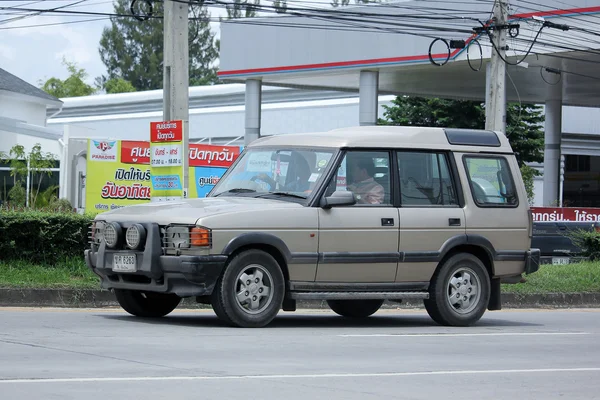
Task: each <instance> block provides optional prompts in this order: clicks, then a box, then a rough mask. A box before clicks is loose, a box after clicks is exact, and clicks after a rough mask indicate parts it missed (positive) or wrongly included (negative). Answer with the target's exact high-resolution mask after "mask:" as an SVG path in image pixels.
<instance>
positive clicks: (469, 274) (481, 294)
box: [424, 253, 491, 326]
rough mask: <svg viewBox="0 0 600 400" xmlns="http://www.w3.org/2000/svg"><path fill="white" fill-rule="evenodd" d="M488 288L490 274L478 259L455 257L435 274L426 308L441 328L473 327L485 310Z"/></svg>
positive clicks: (460, 254) (488, 297) (466, 255)
mask: <svg viewBox="0 0 600 400" xmlns="http://www.w3.org/2000/svg"><path fill="white" fill-rule="evenodd" d="M465 282H467V283H466V284H465ZM490 286H491V285H490V277H489V274H488V272H487V270H486V268H485V266H484V265H483V263H482V262H481V260H480V259H479V258H477V257H475V256H474V255H472V254H468V253H458V254H455V255H453V256H452V257H450V258H449V259H448V260H446V261H445V262H444V264H443V265H442V266H441V267H440V268H439V269H438V270H437V271H436V273H435V274H434V276H433V278H432V280H431V285H430V287H429V299H427V300H425V301H424V303H425V309H426V310H427V313H428V314H429V316H430V317H431V318H432V319H433V320H434V321H435V322H437V323H438V324H440V325H445V326H469V325H473V324H474V323H475V322H477V321H479V319H480V318H481V317H482V316H483V314H484V313H485V310H486V309H487V305H488V302H489V299H490V292H491V289H490ZM456 296H458V297H456ZM465 298H466V299H467V301H465Z"/></svg>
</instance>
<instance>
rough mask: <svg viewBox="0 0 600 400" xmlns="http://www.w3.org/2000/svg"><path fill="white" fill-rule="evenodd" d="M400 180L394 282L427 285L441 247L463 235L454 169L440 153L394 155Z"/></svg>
mask: <svg viewBox="0 0 600 400" xmlns="http://www.w3.org/2000/svg"><path fill="white" fill-rule="evenodd" d="M396 154H397V161H398V177H399V180H400V182H399V183H400V209H399V214H400V238H399V239H400V244H399V251H400V252H401V253H402V254H403V262H401V263H400V264H399V265H398V274H397V277H396V281H398V282H427V281H429V280H430V279H431V276H432V275H433V273H434V271H435V268H436V267H437V264H438V261H437V259H438V257H439V254H440V251H441V250H442V248H443V246H444V244H445V243H446V242H447V241H448V240H450V239H451V238H453V237H455V236H460V235H464V234H465V213H464V210H463V208H462V207H461V206H460V203H461V201H460V200H459V196H458V193H459V191H458V190H457V182H458V181H457V177H456V168H454V167H453V164H452V163H451V158H450V154H448V153H446V152H442V151H414V150H402V151H398V152H397V153H396Z"/></svg>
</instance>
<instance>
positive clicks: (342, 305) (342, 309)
mask: <svg viewBox="0 0 600 400" xmlns="http://www.w3.org/2000/svg"><path fill="white" fill-rule="evenodd" d="M327 304H328V305H329V307H330V308H331V309H332V310H333V312H335V313H336V314H339V315H341V316H343V317H348V318H366V317H368V316H370V315H372V314H375V313H376V312H377V310H379V308H381V305H382V304H383V300H327Z"/></svg>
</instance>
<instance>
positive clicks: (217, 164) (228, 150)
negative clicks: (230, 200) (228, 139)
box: [189, 144, 242, 197]
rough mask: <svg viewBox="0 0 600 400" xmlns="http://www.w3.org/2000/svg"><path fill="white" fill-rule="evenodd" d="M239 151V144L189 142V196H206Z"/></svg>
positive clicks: (240, 148) (240, 149) (237, 155)
mask: <svg viewBox="0 0 600 400" xmlns="http://www.w3.org/2000/svg"><path fill="white" fill-rule="evenodd" d="M241 151H242V147H240V146H212V145H202V144H190V161H189V166H190V173H189V177H190V189H189V191H190V194H189V197H206V195H207V194H208V192H210V191H211V190H212V188H213V187H214V186H215V185H216V184H217V182H219V179H221V177H222V176H223V174H224V173H225V171H227V168H229V167H230V166H231V164H233V162H234V161H235V160H236V159H237V158H238V157H239V155H240V152H241ZM192 177H193V179H194V182H195V184H192Z"/></svg>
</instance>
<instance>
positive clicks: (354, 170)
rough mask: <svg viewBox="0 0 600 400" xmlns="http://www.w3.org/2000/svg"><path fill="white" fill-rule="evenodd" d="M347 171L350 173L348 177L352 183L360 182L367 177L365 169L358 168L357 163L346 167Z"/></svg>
mask: <svg viewBox="0 0 600 400" xmlns="http://www.w3.org/2000/svg"><path fill="white" fill-rule="evenodd" d="M348 172H349V173H350V179H351V181H352V182H353V183H354V182H361V181H364V180H365V179H368V178H369V175H368V174H367V171H365V170H364V169H362V168H360V167H359V166H358V165H357V164H350V168H349V169H348Z"/></svg>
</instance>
